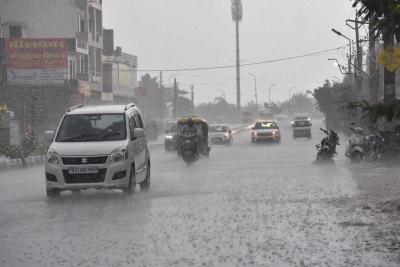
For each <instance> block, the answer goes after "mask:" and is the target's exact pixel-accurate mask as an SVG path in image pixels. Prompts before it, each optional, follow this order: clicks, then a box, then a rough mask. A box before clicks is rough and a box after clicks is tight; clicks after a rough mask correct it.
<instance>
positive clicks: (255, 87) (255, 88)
mask: <svg viewBox="0 0 400 267" xmlns="http://www.w3.org/2000/svg"><path fill="white" fill-rule="evenodd" d="M249 75H251V76H253V77H254V92H255V95H254V96H255V97H256V114H258V101H257V77H256V76H255V75H253V74H251V73H249Z"/></svg>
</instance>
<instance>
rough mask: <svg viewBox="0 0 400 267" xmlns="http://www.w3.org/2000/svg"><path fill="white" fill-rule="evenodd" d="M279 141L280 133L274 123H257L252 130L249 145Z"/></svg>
mask: <svg viewBox="0 0 400 267" xmlns="http://www.w3.org/2000/svg"><path fill="white" fill-rule="evenodd" d="M280 141H281V132H280V130H279V126H278V124H277V123H276V121H272V120H271V121H258V122H256V124H255V125H254V127H253V128H252V132H251V143H253V144H254V143H257V142H276V143H279V142H280Z"/></svg>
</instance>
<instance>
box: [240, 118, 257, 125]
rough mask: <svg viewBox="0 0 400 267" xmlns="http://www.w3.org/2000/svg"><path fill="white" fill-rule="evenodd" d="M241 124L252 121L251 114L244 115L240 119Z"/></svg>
mask: <svg viewBox="0 0 400 267" xmlns="http://www.w3.org/2000/svg"><path fill="white" fill-rule="evenodd" d="M242 122H243V124H246V123H254V118H253V117H252V116H245V117H243V119H242Z"/></svg>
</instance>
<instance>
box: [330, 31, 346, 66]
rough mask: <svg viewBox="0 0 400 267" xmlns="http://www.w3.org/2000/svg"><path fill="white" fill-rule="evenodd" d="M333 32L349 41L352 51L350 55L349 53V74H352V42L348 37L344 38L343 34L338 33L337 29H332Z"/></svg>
mask: <svg viewBox="0 0 400 267" xmlns="http://www.w3.org/2000/svg"><path fill="white" fill-rule="evenodd" d="M332 31H333V32H334V33H336V34H337V35H339V36H342V37H344V38H346V39H347V40H349V49H350V53H349V63H348V65H349V66H348V73H351V65H350V62H351V40H350V39H349V38H348V37H346V36H344V35H343V34H342V33H341V32H338V31H337V30H335V29H332Z"/></svg>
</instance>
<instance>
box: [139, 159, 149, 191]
mask: <svg viewBox="0 0 400 267" xmlns="http://www.w3.org/2000/svg"><path fill="white" fill-rule="evenodd" d="M149 189H150V164H147V174H146V179H144V181H143V182H141V183H140V191H146V192H147V191H149Z"/></svg>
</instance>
